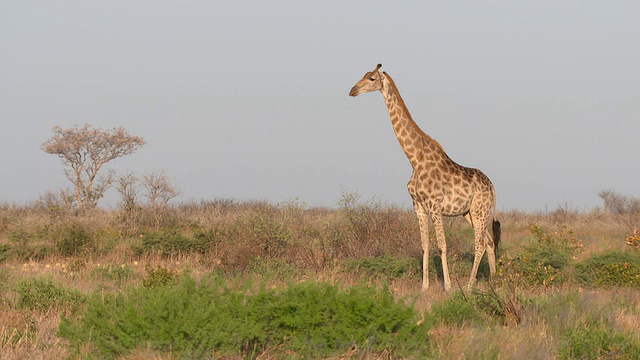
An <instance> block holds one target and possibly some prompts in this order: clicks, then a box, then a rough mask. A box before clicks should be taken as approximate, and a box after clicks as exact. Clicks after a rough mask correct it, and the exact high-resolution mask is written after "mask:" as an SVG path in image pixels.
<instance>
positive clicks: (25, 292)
mask: <svg viewBox="0 0 640 360" xmlns="http://www.w3.org/2000/svg"><path fill="white" fill-rule="evenodd" d="M15 291H16V293H17V294H18V302H17V305H18V307H19V308H27V309H32V310H39V311H47V310H50V309H52V308H60V309H61V310H63V311H64V310H70V311H75V310H77V309H78V308H79V307H80V305H82V304H83V303H84V302H85V301H86V296H85V295H84V294H82V293H81V292H79V291H77V290H75V289H67V288H64V287H62V286H61V285H58V284H55V283H54V282H53V281H52V280H51V279H44V278H33V279H25V280H21V281H19V282H18V284H17V285H16V289H15Z"/></svg>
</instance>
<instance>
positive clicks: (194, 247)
mask: <svg viewBox="0 0 640 360" xmlns="http://www.w3.org/2000/svg"><path fill="white" fill-rule="evenodd" d="M141 237H142V245H141V249H140V252H141V253H144V254H151V253H160V254H162V255H163V256H166V257H170V256H176V255H178V254H188V253H193V252H196V253H201V254H204V253H207V252H208V251H210V250H211V249H212V244H213V243H214V242H215V238H214V234H213V233H212V232H198V233H196V234H195V236H193V237H189V236H185V235H183V234H181V233H180V232H179V231H177V230H161V231H156V232H152V233H148V234H143V235H142V236H141Z"/></svg>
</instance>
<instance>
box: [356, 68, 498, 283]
mask: <svg viewBox="0 0 640 360" xmlns="http://www.w3.org/2000/svg"><path fill="white" fill-rule="evenodd" d="M381 67H382V64H378V65H377V66H376V68H375V69H374V70H373V71H370V72H367V73H366V74H365V75H364V76H363V77H362V79H361V80H360V81H358V82H357V83H356V84H355V85H354V86H353V88H351V91H350V92H349V95H350V96H358V95H360V94H363V93H367V92H374V91H380V92H381V93H382V95H383V97H384V100H385V103H386V105H387V109H388V111H389V117H390V118H391V124H392V125H393V129H394V131H395V133H396V136H397V138H398V142H399V143H400V146H401V147H402V150H403V151H404V153H405V155H406V156H407V158H408V159H409V162H411V166H412V167H413V174H412V175H411V179H410V180H409V183H408V184H407V189H408V190H409V194H410V195H411V198H412V199H413V207H414V209H415V212H416V215H417V217H418V222H419V224H420V240H421V244H422V252H423V262H422V290H423V291H424V290H426V289H428V288H429V217H431V221H432V222H433V225H434V228H435V233H436V240H437V244H438V248H439V249H440V255H441V258H442V273H443V278H444V289H445V290H446V291H450V290H451V278H450V276H449V265H448V262H447V243H446V240H445V232H444V224H443V221H442V217H443V216H464V218H465V219H466V220H467V221H468V222H469V224H471V226H472V227H473V231H474V243H475V257H474V260H473V268H472V269H471V277H470V279H469V287H473V285H474V284H475V281H476V277H477V275H478V267H479V266H480V261H481V260H482V257H483V256H484V254H485V252H486V253H487V257H488V258H489V270H490V272H491V274H495V272H496V252H497V249H498V244H499V242H500V223H499V222H498V221H496V220H495V215H496V197H495V189H494V187H493V184H492V183H491V180H489V178H488V177H487V176H486V175H485V174H484V173H483V172H482V171H480V170H478V169H474V168H469V167H465V166H462V165H459V164H457V163H456V162H455V161H453V160H451V158H450V157H449V156H448V155H447V153H446V152H445V151H444V149H443V148H442V146H441V145H440V144H439V143H438V142H437V141H435V140H434V139H433V138H431V137H430V136H429V135H427V134H426V133H425V132H423V131H422V130H421V129H420V127H418V125H417V124H416V123H415V121H414V120H413V118H412V117H411V114H410V113H409V110H408V109H407V106H406V105H405V103H404V100H402V97H401V96H400V92H399V91H398V88H397V87H396V84H395V82H394V81H393V79H392V78H391V77H390V76H389V74H387V73H386V72H380V68H381ZM489 222H491V232H492V233H490V232H489Z"/></svg>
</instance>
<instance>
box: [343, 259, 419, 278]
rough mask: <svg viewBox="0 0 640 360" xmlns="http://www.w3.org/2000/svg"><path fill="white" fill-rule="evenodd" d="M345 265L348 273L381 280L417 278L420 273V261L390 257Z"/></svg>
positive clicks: (347, 262) (350, 261) (354, 261)
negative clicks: (359, 273)
mask: <svg viewBox="0 0 640 360" xmlns="http://www.w3.org/2000/svg"><path fill="white" fill-rule="evenodd" d="M345 264H346V269H347V271H349V272H353V271H359V272H362V273H364V274H365V275H367V276H370V277H379V278H383V279H397V278H402V277H419V276H420V274H421V271H422V268H421V264H420V260H418V259H412V258H397V257H395V256H392V255H382V256H373V257H366V258H363V259H357V260H347V261H346V263H345Z"/></svg>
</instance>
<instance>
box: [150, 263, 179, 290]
mask: <svg viewBox="0 0 640 360" xmlns="http://www.w3.org/2000/svg"><path fill="white" fill-rule="evenodd" d="M145 270H146V271H147V276H146V277H145V278H144V279H142V286H144V287H146V288H153V287H158V286H164V285H168V284H173V283H175V281H176V280H177V276H178V274H176V273H175V272H173V271H171V270H169V269H167V268H164V267H162V266H159V267H157V268H153V267H151V266H146V267H145Z"/></svg>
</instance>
